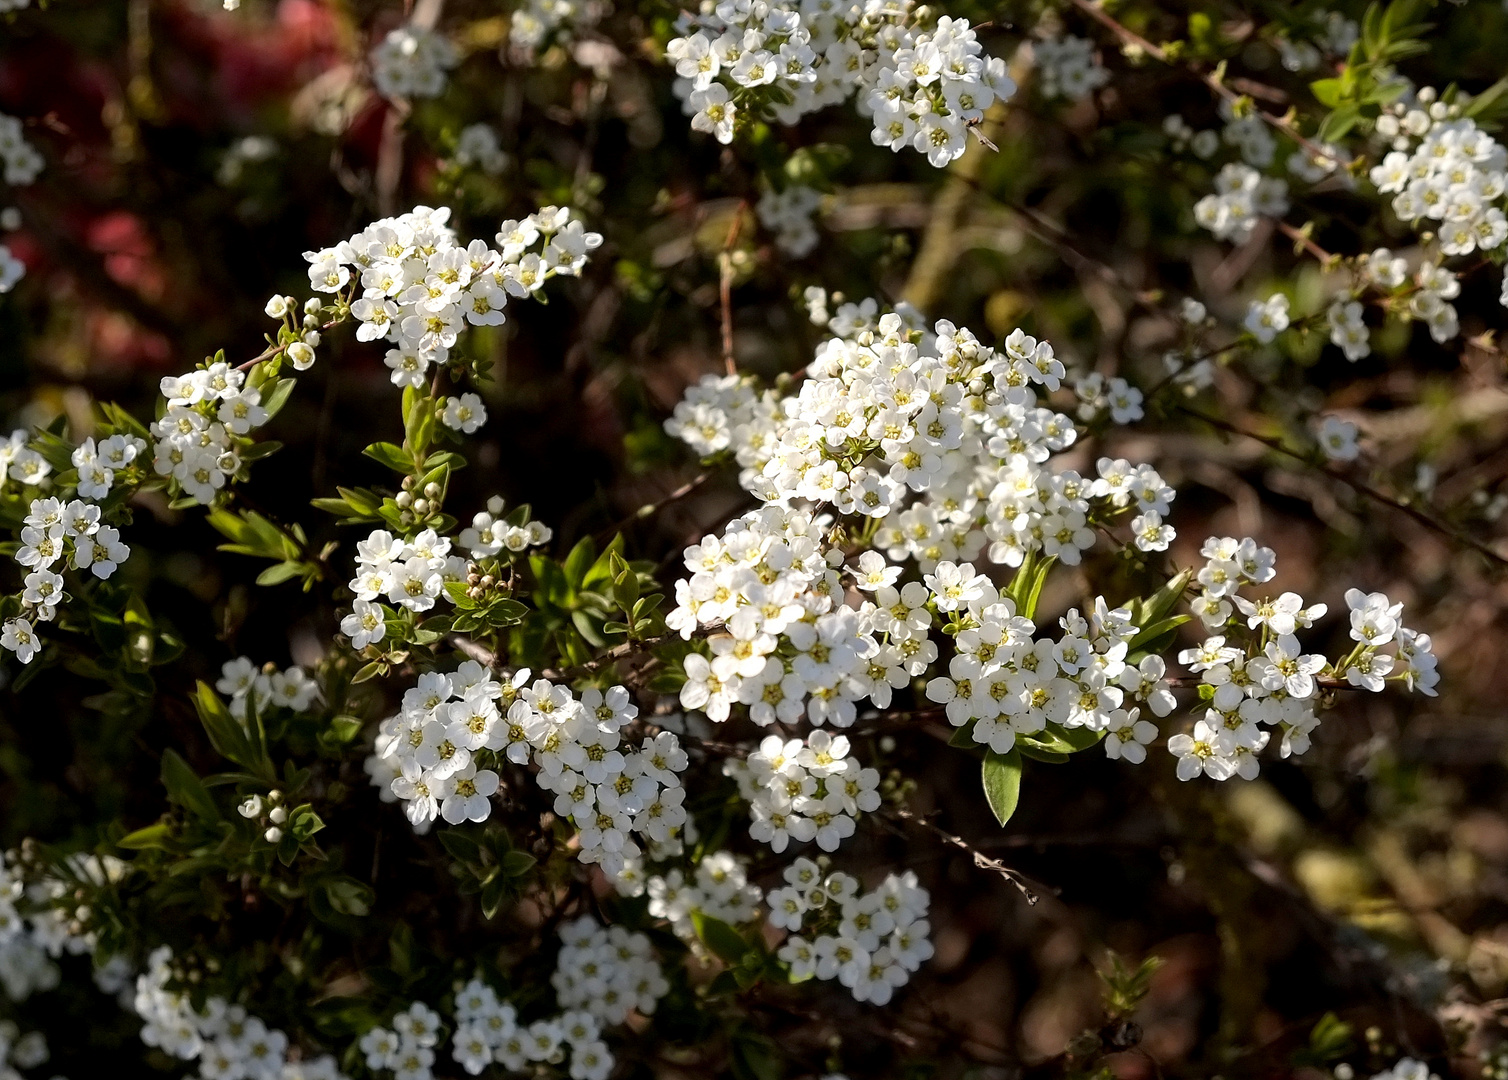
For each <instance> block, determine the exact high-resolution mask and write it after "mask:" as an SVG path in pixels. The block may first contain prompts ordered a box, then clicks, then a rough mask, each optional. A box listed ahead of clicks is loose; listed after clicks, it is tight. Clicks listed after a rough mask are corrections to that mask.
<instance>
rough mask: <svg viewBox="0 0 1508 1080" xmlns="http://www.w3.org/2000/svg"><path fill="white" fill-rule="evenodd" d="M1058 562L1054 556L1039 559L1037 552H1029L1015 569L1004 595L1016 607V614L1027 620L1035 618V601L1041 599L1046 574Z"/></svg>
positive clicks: (1045, 582)
mask: <svg viewBox="0 0 1508 1080" xmlns="http://www.w3.org/2000/svg"><path fill="white" fill-rule="evenodd" d="M1057 561H1058V557H1057V556H1056V555H1049V556H1048V557H1047V558H1045V559H1043V558H1040V557H1039V556H1038V554H1037V552H1035V551H1033V552H1029V553H1028V554H1027V556H1026V558H1025V559H1023V560H1022V562H1021V565H1020V566H1019V567H1018V568H1017V569H1016V576H1015V577H1013V578H1011V583H1010V585H1009V586H1008V587H1007V588H1006V590H1005V595H1006V596H1008V597H1010V599H1011V600H1012V602H1014V603H1015V605H1016V614H1017V615H1020V616H1022V617H1024V618H1027V619H1035V618H1036V616H1037V601H1038V600H1040V599H1041V597H1042V586H1043V585H1045V584H1047V575H1048V572H1049V571H1051V570H1052V568H1053V564H1054V563H1056V562H1057Z"/></svg>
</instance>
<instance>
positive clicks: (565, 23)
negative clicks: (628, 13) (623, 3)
mask: <svg viewBox="0 0 1508 1080" xmlns="http://www.w3.org/2000/svg"><path fill="white" fill-rule="evenodd" d="M610 10H611V6H610V5H608V4H606V3H602V2H600V0H524V2H523V3H522V4H520V5H519V6H518V7H516V8H514V9H513V15H512V17H511V18H512V21H511V23H510V24H509V28H508V46H509V48H510V49H512V50H513V51H514V52H519V53H523V54H525V55H528V56H534V55H537V54H538V53H539V50H540V47H541V46H543V45H544V43H545V41H546V39H548V38H550V37H551V36H554V37H555V38H556V39H557V40H558V39H560V38H562V37H563V36H565V35H566V34H568V32H569V31H572V30H586V29H590V28H591V27H593V26H596V25H597V23H599V22H600V21H601V20H602V18H603V17H604V16H605V15H606V14H607V13H608V12H609V11H610Z"/></svg>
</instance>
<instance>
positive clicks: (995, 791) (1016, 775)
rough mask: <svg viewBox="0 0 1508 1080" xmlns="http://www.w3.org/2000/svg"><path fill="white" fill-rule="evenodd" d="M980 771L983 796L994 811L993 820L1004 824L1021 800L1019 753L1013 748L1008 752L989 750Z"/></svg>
mask: <svg viewBox="0 0 1508 1080" xmlns="http://www.w3.org/2000/svg"><path fill="white" fill-rule="evenodd" d="M981 772H982V776H983V779H984V797H985V799H986V801H988V802H989V804H990V809H991V810H992V811H994V814H995V820H996V821H998V822H1000V824H1002V825H1004V824H1005V823H1006V822H1007V821H1009V820H1010V819H1011V815H1012V814H1014V813H1015V812H1016V804H1017V803H1018V802H1020V801H1021V755H1020V754H1019V753H1017V752H1016V750H1014V749H1012V750H1011V751H1010V753H1008V754H997V753H995V751H993V750H991V751H990V752H989V753H988V754H986V755H985V756H984V765H983V767H982V770H981Z"/></svg>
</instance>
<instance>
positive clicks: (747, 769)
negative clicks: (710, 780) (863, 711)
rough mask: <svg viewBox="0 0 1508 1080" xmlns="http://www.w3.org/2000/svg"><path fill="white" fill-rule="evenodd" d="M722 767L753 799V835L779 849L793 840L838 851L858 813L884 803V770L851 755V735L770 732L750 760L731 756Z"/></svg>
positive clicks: (817, 732)
mask: <svg viewBox="0 0 1508 1080" xmlns="http://www.w3.org/2000/svg"><path fill="white" fill-rule="evenodd" d="M723 772H724V773H725V774H726V775H728V776H731V777H733V778H734V779H735V780H736V781H737V782H738V790H739V794H740V795H741V796H743V798H744V799H745V800H746V801H747V802H748V803H749V817H750V819H751V821H752V824H751V825H750V826H749V835H750V836H752V837H753V838H754V839H755V840H758V841H759V842H760V843H762V844H769V845H770V849H771V850H773V851H775V852H777V853H778V852H782V851H784V850H785V849H786V847H787V846H788V845H789V843H790V842H791V841H792V840H795V841H796V842H797V843H805V842H807V841H809V840H815V841H816V842H817V846H818V847H819V848H821V849H822V850H823V851H837V850H838V845H839V844H841V843H842V842H843V841H844V840H846V839H847V838H848V837H850V836H852V835H853V834H854V828H855V823H856V819H857V818H858V816H859V815H860V814H868V813H873V812H874V811H875V810H878V809H879V808H880V792H879V787H880V774H879V772H878V771H877V770H875V769H866V768H864V767H863V766H862V765H860V764H859V761H858V759H857V758H855V757H850V756H849V744H848V738H847V736H844V735H836V736H835V735H833V734H831V733H830V732H827V731H822V730H820V729H819V730H817V731H812V732H810V733H808V734H807V736H806V739H805V741H803V740H801V739H782V738H781V737H780V736H779V735H770V736H767V737H766V738H765V739H764V741H763V742H761V743H760V744H759V749H758V750H756V751H754V753H752V754H750V755H749V757H748V759H747V760H740V759H738V758H729V759H728V761H726V762H725V763H724V764H723Z"/></svg>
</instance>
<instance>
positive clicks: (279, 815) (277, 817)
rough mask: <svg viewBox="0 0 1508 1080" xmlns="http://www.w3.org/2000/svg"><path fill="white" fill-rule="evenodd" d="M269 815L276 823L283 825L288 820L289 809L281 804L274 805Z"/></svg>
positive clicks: (269, 818)
mask: <svg viewBox="0 0 1508 1080" xmlns="http://www.w3.org/2000/svg"><path fill="white" fill-rule="evenodd" d="M267 817H268V820H270V821H271V822H272V823H273V824H274V825H281V824H283V822H285V821H287V820H288V811H287V810H286V809H284V808H283V807H281V806H274V807H273V808H272V812H271V813H269V814H268V815H267Z"/></svg>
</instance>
